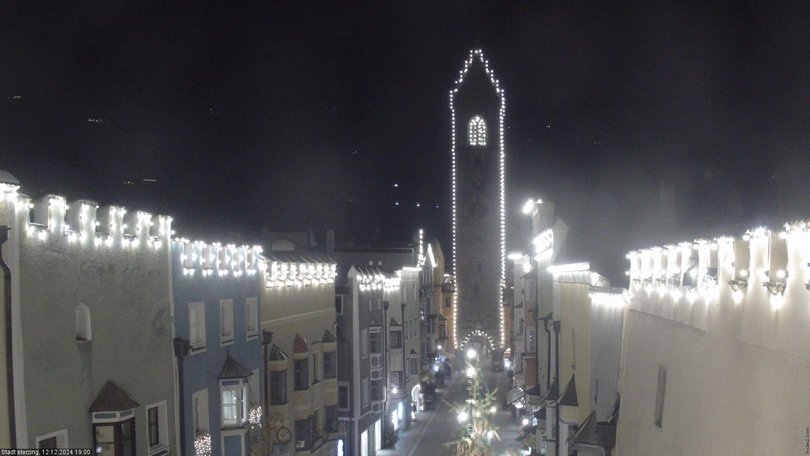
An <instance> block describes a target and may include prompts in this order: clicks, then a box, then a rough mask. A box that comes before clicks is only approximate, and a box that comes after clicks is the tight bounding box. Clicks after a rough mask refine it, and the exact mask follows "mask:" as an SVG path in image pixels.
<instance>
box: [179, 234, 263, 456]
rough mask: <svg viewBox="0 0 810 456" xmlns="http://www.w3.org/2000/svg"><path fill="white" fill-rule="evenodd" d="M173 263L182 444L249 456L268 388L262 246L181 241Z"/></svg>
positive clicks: (203, 451) (198, 450)
mask: <svg viewBox="0 0 810 456" xmlns="http://www.w3.org/2000/svg"><path fill="white" fill-rule="evenodd" d="M171 265H172V298H173V302H174V323H175V335H176V338H177V339H178V343H177V345H178V346H177V350H176V353H175V354H176V356H177V357H178V360H177V363H178V380H177V382H178V396H179V400H178V406H179V409H180V413H179V416H180V417H181V418H180V422H181V431H180V434H181V439H182V441H183V448H182V449H183V450H184V451H185V454H189V455H191V454H196V456H203V455H212V456H220V455H229V456H230V455H242V456H245V455H248V454H250V452H251V445H250V435H249V432H250V427H251V425H252V426H254V427H259V426H260V424H261V416H262V407H261V406H262V395H261V392H262V391H263V386H264V385H263V382H262V376H261V334H260V327H259V311H260V305H259V298H260V296H261V295H260V292H259V282H260V271H261V269H262V260H261V248H260V247H258V246H253V247H250V246H236V245H232V244H229V245H223V244H220V243H217V242H214V243H205V242H202V241H196V242H192V241H189V240H188V239H176V240H175V241H173V242H172V244H171Z"/></svg>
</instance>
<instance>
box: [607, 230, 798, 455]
mask: <svg viewBox="0 0 810 456" xmlns="http://www.w3.org/2000/svg"><path fill="white" fill-rule="evenodd" d="M628 259H629V260H630V270H629V271H628V274H629V277H630V295H631V299H630V303H629V310H628V312H627V316H626V320H625V334H624V340H623V355H622V356H623V367H622V376H621V380H620V382H621V395H622V397H621V399H622V402H621V415H620V419H619V427H618V433H617V448H618V449H619V454H623V455H633V454H735V455H737V454H741V455H746V454H751V455H754V454H801V453H802V452H803V451H804V450H805V438H806V426H807V425H808V423H810V407H808V406H807V404H808V400H809V399H808V398H810V382H808V381H807V379H808V378H810V331H808V330H807V328H808V327H810V305H808V302H810V291H808V285H807V283H808V281H810V270H808V263H809V262H810V233H808V225H807V223H805V222H795V223H789V224H786V225H785V226H784V227H782V228H781V229H779V230H768V229H766V228H757V229H752V230H749V231H748V232H746V233H745V234H744V235H743V236H740V237H738V238H731V237H718V238H715V239H711V240H698V241H695V242H686V243H681V244H678V245H671V246H664V247H654V248H649V249H644V250H638V251H634V252H630V253H629V254H628ZM661 369H663V370H665V371H666V382H665V387H664V388H663V393H664V394H663V399H664V402H663V407H662V409H663V413H662V420H661V426H660V427H659V426H657V425H656V424H655V422H654V416H655V411H656V397H657V395H658V394H659V389H660V388H659V387H658V383H659V382H658V377H659V370H661Z"/></svg>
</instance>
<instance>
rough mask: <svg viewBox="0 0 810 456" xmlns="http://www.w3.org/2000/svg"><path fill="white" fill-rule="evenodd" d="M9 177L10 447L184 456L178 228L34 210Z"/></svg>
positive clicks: (74, 208)
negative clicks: (176, 292)
mask: <svg viewBox="0 0 810 456" xmlns="http://www.w3.org/2000/svg"><path fill="white" fill-rule="evenodd" d="M3 175H4V176H5V177H4V178H3V179H2V181H3V182H2V183H0V195H2V199H0V225H5V226H7V227H8V228H9V234H10V236H9V240H8V241H6V242H5V244H4V246H3V247H4V248H3V263H4V264H5V265H6V266H7V268H8V270H7V271H6V272H8V273H9V274H10V280H9V281H6V282H5V283H6V284H9V285H10V287H9V288H6V290H5V291H6V292H7V294H6V299H5V302H4V304H5V305H6V311H7V314H6V315H7V316H10V317H11V321H10V323H11V328H12V332H11V334H7V336H10V337H8V338H6V341H7V349H8V350H9V351H7V352H6V357H5V361H6V363H5V364H6V367H7V368H9V367H10V368H11V369H10V370H7V371H6V372H7V373H8V376H6V377H5V378H6V379H7V382H6V384H5V386H6V388H8V391H7V392H8V393H10V394H8V395H7V396H5V398H6V399H7V403H6V404H5V405H7V406H8V409H9V410H10V411H11V412H13V413H10V415H13V427H11V431H12V432H11V433H10V435H9V440H10V442H9V444H10V445H9V446H12V447H17V448H38V447H59V448H96V449H97V453H98V454H101V455H120V454H124V455H144V456H147V455H158V454H169V453H174V452H176V451H178V450H177V434H176V427H175V414H174V409H175V390H174V382H173V381H172V379H173V378H174V375H173V374H174V358H173V356H172V354H173V342H172V337H173V330H172V325H171V318H172V308H171V305H170V296H171V293H170V269H169V242H170V236H171V219H170V218H169V217H162V216H159V217H153V216H151V215H150V214H148V213H145V212H134V211H133V212H127V211H126V210H124V209H123V208H119V207H114V206H106V207H101V208H99V207H98V205H97V204H96V203H94V202H92V201H88V200H77V201H72V202H70V203H68V202H67V201H66V200H65V198H64V197H61V196H57V195H47V196H45V197H43V198H41V199H39V200H37V201H35V202H34V201H31V200H30V198H28V197H27V196H25V195H22V194H19V193H17V189H18V186H17V184H15V183H14V182H13V180H12V178H11V177H9V176H10V175H8V174H7V173H3ZM8 292H10V293H8ZM8 298H10V299H8ZM7 323H8V322H7ZM9 387H10V388H9ZM43 411H47V412H43ZM9 424H10V423H9Z"/></svg>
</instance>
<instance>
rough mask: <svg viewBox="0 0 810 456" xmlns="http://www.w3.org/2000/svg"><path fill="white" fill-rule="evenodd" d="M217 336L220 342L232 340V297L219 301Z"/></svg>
mask: <svg viewBox="0 0 810 456" xmlns="http://www.w3.org/2000/svg"><path fill="white" fill-rule="evenodd" d="M219 338H220V341H221V342H222V343H229V342H233V299H223V300H221V301H219Z"/></svg>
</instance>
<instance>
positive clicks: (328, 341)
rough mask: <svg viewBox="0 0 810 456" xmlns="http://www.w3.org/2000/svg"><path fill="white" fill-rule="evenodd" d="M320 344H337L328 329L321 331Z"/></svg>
mask: <svg viewBox="0 0 810 456" xmlns="http://www.w3.org/2000/svg"><path fill="white" fill-rule="evenodd" d="M321 342H323V343H325V344H333V343H335V342H337V339H335V335H334V334H332V333H331V332H330V331H329V330H328V329H326V330H324V331H323V337H322V338H321Z"/></svg>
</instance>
